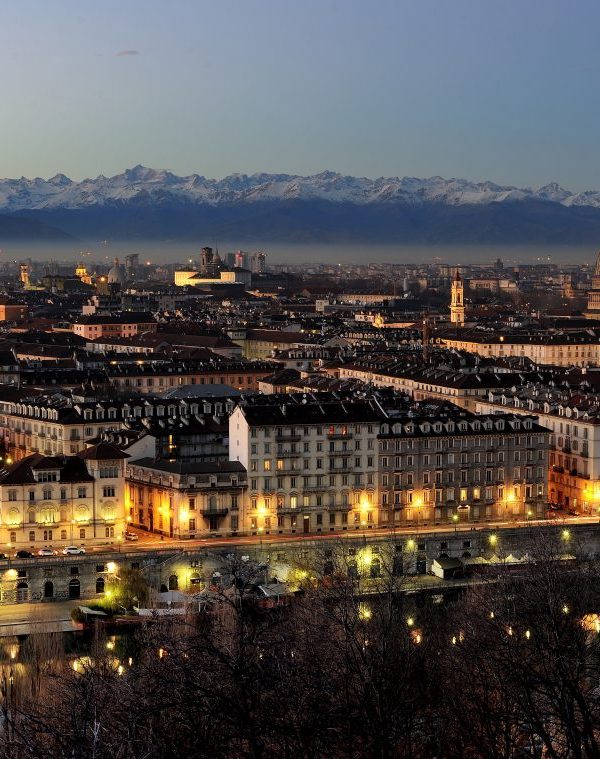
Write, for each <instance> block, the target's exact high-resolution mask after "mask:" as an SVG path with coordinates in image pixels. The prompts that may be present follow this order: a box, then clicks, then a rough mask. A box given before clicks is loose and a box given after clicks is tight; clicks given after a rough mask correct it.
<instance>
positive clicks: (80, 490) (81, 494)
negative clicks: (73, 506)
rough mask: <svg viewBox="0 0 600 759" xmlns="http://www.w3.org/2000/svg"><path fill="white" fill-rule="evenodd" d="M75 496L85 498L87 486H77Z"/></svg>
mask: <svg viewBox="0 0 600 759" xmlns="http://www.w3.org/2000/svg"><path fill="white" fill-rule="evenodd" d="M77 497H78V498H87V488H85V487H78V488H77Z"/></svg>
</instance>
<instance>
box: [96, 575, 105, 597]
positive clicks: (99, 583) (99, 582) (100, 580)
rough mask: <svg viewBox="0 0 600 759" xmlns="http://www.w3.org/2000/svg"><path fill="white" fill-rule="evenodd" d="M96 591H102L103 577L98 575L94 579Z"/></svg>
mask: <svg viewBox="0 0 600 759" xmlns="http://www.w3.org/2000/svg"><path fill="white" fill-rule="evenodd" d="M96 593H104V577H98V579H97V580H96Z"/></svg>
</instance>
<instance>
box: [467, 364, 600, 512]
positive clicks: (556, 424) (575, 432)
mask: <svg viewBox="0 0 600 759" xmlns="http://www.w3.org/2000/svg"><path fill="white" fill-rule="evenodd" d="M584 379H585V376H584ZM477 410H478V412H480V413H485V414H498V413H506V412H507V411H510V412H511V413H514V414H519V415H529V414H535V415H536V416H537V417H538V419H539V421H540V424H542V425H543V426H544V427H546V428H547V429H548V430H549V433H550V443H549V445H550V450H549V455H548V501H549V503H552V504H555V505H557V506H561V507H564V508H565V509H570V510H574V511H581V512H583V513H587V514H591V513H597V512H599V511H600V396H598V394H597V393H596V392H593V391H590V390H589V389H588V391H587V392H586V391H584V390H583V389H582V390H579V389H577V390H572V391H567V390H565V389H564V388H561V387H548V386H542V385H530V386H525V387H521V388H519V389H515V390H513V391H512V392H511V391H508V390H505V391H503V392H490V393H489V395H488V397H487V398H486V399H481V400H480V401H479V402H478V403H477Z"/></svg>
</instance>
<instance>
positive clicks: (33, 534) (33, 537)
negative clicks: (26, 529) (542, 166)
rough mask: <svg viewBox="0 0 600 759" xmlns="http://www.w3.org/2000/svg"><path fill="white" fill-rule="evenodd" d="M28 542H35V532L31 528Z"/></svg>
mask: <svg viewBox="0 0 600 759" xmlns="http://www.w3.org/2000/svg"><path fill="white" fill-rule="evenodd" d="M29 542H30V543H35V532H34V531H33V530H31V531H30V533H29Z"/></svg>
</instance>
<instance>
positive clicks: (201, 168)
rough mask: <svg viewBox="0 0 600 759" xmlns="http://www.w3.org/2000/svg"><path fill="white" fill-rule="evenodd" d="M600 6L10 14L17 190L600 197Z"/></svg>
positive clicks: (98, 9) (350, 4)
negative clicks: (438, 183) (145, 184)
mask: <svg viewBox="0 0 600 759" xmlns="http://www.w3.org/2000/svg"><path fill="white" fill-rule="evenodd" d="M599 29H600V3H599V2H598V1H597V0H570V2H565V0H101V1H100V2H98V0H55V2H49V0H1V2H0V70H1V71H2V86H1V88H0V98H1V99H0V176H3V177H20V176H29V177H33V176H42V177H50V176H52V175H54V174H56V173H58V172H62V173H65V174H67V175H68V176H71V177H72V178H74V179H82V178H84V177H94V176H97V175H98V174H104V175H106V176H108V175H112V174H116V173H119V172H121V171H123V170H124V169H125V168H128V167H132V166H134V165H136V164H138V163H141V164H144V165H146V166H150V167H152V168H159V169H160V168H164V169H169V170H171V171H174V172H175V173H177V174H184V175H185V174H190V173H194V172H195V173H199V174H202V175H204V176H207V177H216V178H220V177H223V176H225V175H227V174H230V173H234V172H240V173H254V172H260V171H265V172H285V173H298V174H312V173H317V172H320V171H323V170H326V169H327V170H334V171H339V172H342V173H344V174H352V175H357V176H368V177H379V176H418V177H423V176H433V175H441V176H444V177H452V176H454V177H465V178H468V179H472V180H486V179H490V180H493V181H496V182H500V183H506V184H514V185H517V186H536V185H542V184H545V183H547V182H550V181H557V182H559V183H560V184H562V185H563V186H565V187H567V188H568V189H571V190H585V189H591V188H594V189H598V188H600V171H599V169H600V151H598V138H599V135H600V96H599V95H598V89H599V87H598V82H599V81H600V43H599V41H598V30H599Z"/></svg>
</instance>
